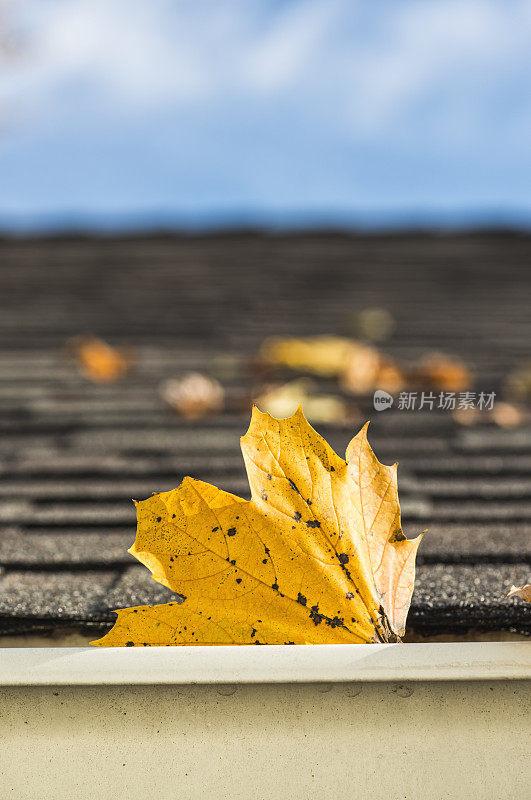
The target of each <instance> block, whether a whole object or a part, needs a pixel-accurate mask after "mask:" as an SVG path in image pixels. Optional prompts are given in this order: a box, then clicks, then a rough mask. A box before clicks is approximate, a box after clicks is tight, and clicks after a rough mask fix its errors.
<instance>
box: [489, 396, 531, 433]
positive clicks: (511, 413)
mask: <svg viewBox="0 0 531 800" xmlns="http://www.w3.org/2000/svg"><path fill="white" fill-rule="evenodd" d="M490 418H491V419H492V421H493V422H494V423H496V425H498V426H499V427H500V428H517V427H518V426H519V425H522V424H523V422H524V419H525V411H524V409H523V408H520V407H519V406H515V405H513V404H512V403H502V402H499V403H495V404H494V406H493V408H492V410H491V411H490Z"/></svg>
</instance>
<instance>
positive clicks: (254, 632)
mask: <svg viewBox="0 0 531 800" xmlns="http://www.w3.org/2000/svg"><path fill="white" fill-rule="evenodd" d="M255 636H256V628H253V629H252V631H251V639H254V637H255Z"/></svg>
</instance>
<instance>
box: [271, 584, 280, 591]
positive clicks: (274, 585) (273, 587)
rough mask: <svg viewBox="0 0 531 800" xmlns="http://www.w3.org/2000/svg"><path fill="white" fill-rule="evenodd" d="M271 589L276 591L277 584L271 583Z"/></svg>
mask: <svg viewBox="0 0 531 800" xmlns="http://www.w3.org/2000/svg"><path fill="white" fill-rule="evenodd" d="M271 588H272V589H275V591H276V590H277V589H278V583H272V584H271Z"/></svg>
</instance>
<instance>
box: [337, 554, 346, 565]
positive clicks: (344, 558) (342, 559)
mask: <svg viewBox="0 0 531 800" xmlns="http://www.w3.org/2000/svg"><path fill="white" fill-rule="evenodd" d="M338 558H339V560H340V562H341V563H342V564H348V556H347V554H346V553H339V555H338Z"/></svg>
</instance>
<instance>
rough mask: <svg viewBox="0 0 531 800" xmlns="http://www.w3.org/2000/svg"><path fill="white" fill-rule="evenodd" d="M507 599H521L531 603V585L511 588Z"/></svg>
mask: <svg viewBox="0 0 531 800" xmlns="http://www.w3.org/2000/svg"><path fill="white" fill-rule="evenodd" d="M505 597H521V598H522V600H527V602H528V603H531V583H526V585H525V586H511V589H510V591H509V592H507V594H506V595H505Z"/></svg>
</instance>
